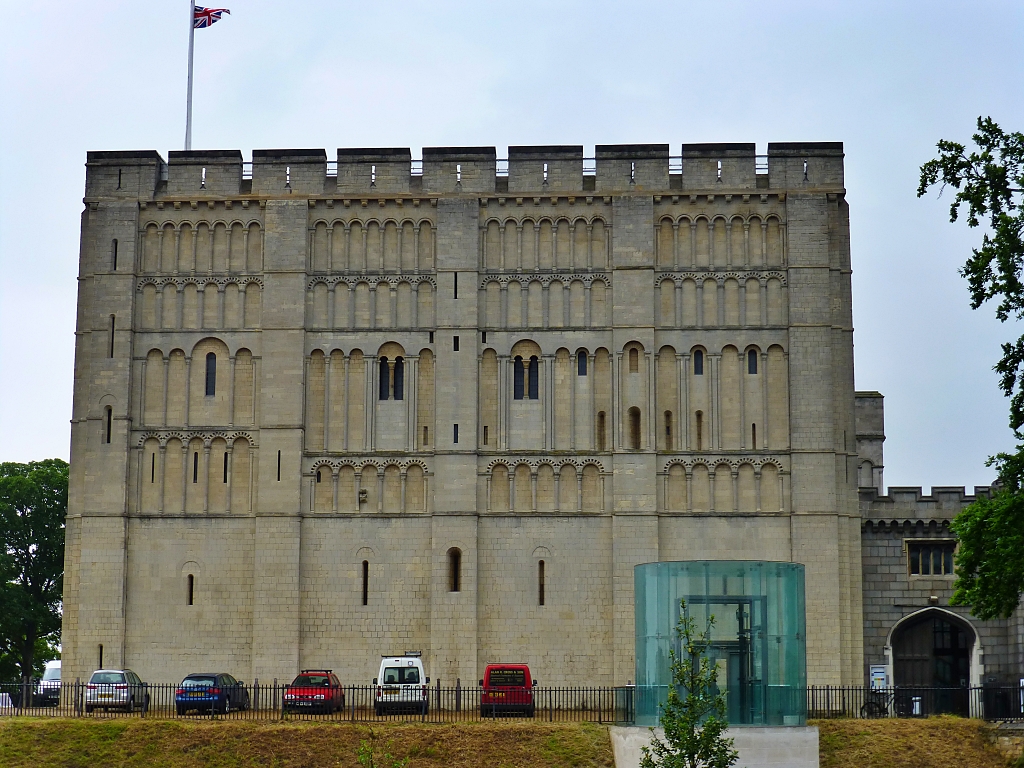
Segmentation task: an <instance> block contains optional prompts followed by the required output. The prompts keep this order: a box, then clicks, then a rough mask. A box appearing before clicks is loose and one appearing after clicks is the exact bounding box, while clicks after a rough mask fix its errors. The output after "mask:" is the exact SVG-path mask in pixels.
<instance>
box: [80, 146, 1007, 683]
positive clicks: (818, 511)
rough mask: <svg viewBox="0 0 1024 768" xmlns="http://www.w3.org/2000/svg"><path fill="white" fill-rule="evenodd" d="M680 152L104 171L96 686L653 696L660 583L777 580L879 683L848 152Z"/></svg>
mask: <svg viewBox="0 0 1024 768" xmlns="http://www.w3.org/2000/svg"><path fill="white" fill-rule="evenodd" d="M670 154H671V153H670V149H669V146H668V145H617V146H598V147H597V151H596V160H595V161H594V162H593V164H591V163H590V162H589V161H586V160H585V159H584V157H583V149H582V147H578V146H576V147H510V148H509V150H508V159H507V161H499V160H498V159H497V154H496V152H495V150H494V148H491V147H483V148H480V147H476V148H427V149H425V150H424V151H423V159H422V161H421V162H416V163H414V162H413V161H412V159H411V153H410V152H409V150H407V149H340V150H338V154H337V160H336V162H332V163H328V161H327V155H326V153H325V152H324V151H323V150H271V151H255V152H254V153H253V163H252V165H251V168H250V167H247V166H246V164H244V163H243V161H242V156H241V153H240V152H237V151H226V152H203V151H193V152H171V153H170V157H169V161H168V162H165V161H164V160H163V159H162V158H161V156H160V155H158V154H157V153H156V152H91V153H89V156H88V163H87V178H86V197H85V211H84V213H83V218H82V249H81V270H80V293H79V313H78V333H77V347H76V368H75V400H74V415H73V423H72V460H71V493H70V507H69V514H68V530H67V561H66V581H65V613H64V630H63V657H64V668H65V670H66V671H65V675H66V678H67V679H74V678H75V677H81V676H84V675H86V674H87V673H88V672H89V671H90V670H92V669H93V668H95V667H96V666H98V665H99V664H100V663H103V664H106V665H119V664H124V665H128V666H131V667H132V668H134V669H136V670H137V671H139V672H140V673H142V675H143V676H144V678H146V679H151V680H175V679H177V678H179V677H181V676H182V675H183V674H185V673H186V672H189V671H193V670H195V669H199V668H203V669H212V668H224V669H228V670H231V671H232V672H233V673H234V674H235V675H236V676H238V677H240V678H242V679H245V680H251V679H252V678H254V677H256V678H259V679H261V680H269V679H271V678H275V677H276V678H279V679H284V678H289V677H290V676H291V675H292V674H294V672H295V670H296V669H297V668H300V667H304V666H314V665H327V666H329V667H332V668H334V669H335V670H336V671H338V673H339V674H340V675H341V676H342V679H343V680H344V681H345V682H346V683H363V682H367V681H368V680H369V679H370V678H371V677H372V676H373V673H374V671H375V669H376V665H377V661H378V660H379V657H380V654H381V653H386V652H394V651H396V650H399V651H400V650H405V649H422V650H423V651H424V655H425V657H426V660H427V668H428V672H429V674H431V675H432V676H433V677H434V678H438V677H440V678H441V680H442V682H443V683H447V682H454V680H455V679H456V678H461V679H462V680H463V681H467V680H468V681H472V680H476V679H477V678H478V677H479V672H480V670H481V669H482V667H483V665H484V664H485V663H487V662H488V661H494V660H509V659H514V660H517V661H525V662H528V663H529V664H530V665H531V666H532V668H533V669H534V673H535V675H536V676H537V677H538V678H540V679H542V680H543V681H544V682H545V684H552V685H560V684H575V685H578V684H581V683H584V684H587V685H607V684H622V683H625V682H627V681H628V680H630V679H632V677H633V668H634V666H633V665H634V659H633V632H634V627H633V567H634V566H635V565H637V564H639V563H646V562H652V561H658V560H684V559H701V560H706V559H722V560H739V559H759V560H782V561H791V562H799V563H803V564H804V565H805V566H806V575H807V649H808V678H809V682H810V683H812V684H860V683H862V682H863V680H864V676H865V670H866V666H865V665H866V664H870V663H875V662H874V657H875V656H877V655H879V648H878V647H877V643H878V638H879V636H880V635H879V632H877V631H876V629H878V627H876V626H875V624H874V623H873V622H876V621H887V620H889V618H891V617H890V616H889V614H886V615H885V616H882V615H881V614H879V611H882V613H884V610H883V608H882V607H881V606H882V603H881V602H879V600H881V598H880V597H878V599H876V590H875V586H873V585H869V584H868V581H867V580H870V579H872V578H874V576H873V575H872V574H873V573H874V572H875V571H873V570H872V569H875V570H877V569H876V566H877V564H878V561H877V558H878V557H879V556H878V555H877V554H875V553H874V550H871V553H868V552H866V551H865V552H862V535H863V537H864V540H865V541H867V542H868V543H869V546H871V547H873V546H875V543H874V542H875V540H874V538H872V537H873V536H875V533H874V531H875V528H874V527H873V526H874V523H873V522H871V521H873V520H874V519H875V518H874V517H872V515H874V514H875V511H876V510H882V509H883V508H884V507H885V505H886V504H887V503H888V502H887V501H886V500H885V498H882V499H878V500H874V499H872V500H869V499H868V497H867V496H866V495H865V492H864V491H861V492H860V494H859V496H858V478H859V476H861V475H862V474H863V473H864V472H865V471H866V472H867V474H865V475H864V477H865V478H869V481H868V482H867V484H869V485H877V487H878V488H879V490H880V489H881V476H880V468H881V463H882V462H881V439H884V435H882V432H883V430H881V427H879V429H878V430H877V434H875V433H872V432H871V430H870V429H867V428H865V429H864V430H863V434H862V430H860V429H858V427H857V418H856V417H855V395H854V385H853V381H854V377H853V328H852V313H851V294H850V274H851V267H850V249H849V218H848V207H847V203H846V200H845V189H844V182H843V151H842V145H841V144H832V143H808V144H769V146H768V156H767V159H766V162H765V159H764V158H759V157H757V156H756V155H755V149H754V145H753V144H697V145H683V147H682V150H681V157H680V156H675V157H670ZM869 410H870V409H869ZM879 423H880V422H879ZM872 435H873V436H872ZM872 440H873V441H874V442H871V441H872ZM869 443H870V445H869ZM859 444H860V445H861V450H863V451H864V457H863V458H862V457H861V456H860V455H859V453H858V445H859ZM872 451H876V453H872ZM864 460H867V461H871V462H873V464H874V465H877V466H878V467H879V471H878V472H877V473H876V472H874V471H873V470H872V468H871V467H868V468H867V469H866V470H865V469H864V468H863V467H862V461H864ZM876 474H877V475H878V477H877V483H876V480H875V477H874V476H875V475H876ZM861 482H864V481H863V480H862V481H861ZM862 519H863V520H864V521H867V522H865V523H864V529H863V533H862ZM908 519H916V518H908ZM886 556H890V555H886ZM862 564H863V566H866V568H867V569H868V571H869V573H866V574H862ZM865 594H868V595H871V599H872V600H873V601H874V602H873V603H872V604H871V606H870V610H869V615H870V616H871V618H870V619H869V620H868V622H867V626H868V637H869V638H870V642H871V643H872V645H871V646H870V647H869V648H868V649H865V646H864V637H865V632H864V627H865V626H866V624H865V614H864V607H863V604H862V603H863V596H864V595H865ZM1018 632H1019V630H1018ZM1018 647H1019V646H1018ZM986 653H987V651H986ZM101 658H102V662H101Z"/></svg>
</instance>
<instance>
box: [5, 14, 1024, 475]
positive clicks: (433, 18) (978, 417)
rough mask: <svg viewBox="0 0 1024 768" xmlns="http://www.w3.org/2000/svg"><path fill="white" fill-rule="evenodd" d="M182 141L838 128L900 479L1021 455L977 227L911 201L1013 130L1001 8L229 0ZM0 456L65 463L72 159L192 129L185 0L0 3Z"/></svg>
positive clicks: (589, 147) (1017, 119)
mask: <svg viewBox="0 0 1024 768" xmlns="http://www.w3.org/2000/svg"><path fill="white" fill-rule="evenodd" d="M225 4H227V5H228V6H229V7H230V8H231V11H232V13H231V15H230V16H226V17H225V18H224V20H223V21H221V22H219V23H217V24H216V25H215V26H213V27H212V28H210V29H206V30H198V31H197V32H196V59H195V62H196V86H195V124H194V133H193V146H194V147H195V148H197V149H205V148H212V149H241V150H242V152H243V154H244V155H245V156H246V158H249V157H251V152H252V150H253V149H254V148H256V149H261V148H280V147H316V148H320V147H322V148H326V149H327V154H328V157H329V158H330V157H333V154H334V150H335V149H336V148H337V147H339V146H351V147H364V146H367V147H372V146H382V147H390V146H395V147H403V146H408V147H412V149H413V156H414V157H418V156H419V151H420V147H423V146H437V145H460V144H462V145H495V146H496V147H497V148H498V156H499V157H503V156H505V147H507V146H508V145H509V144H561V143H564V144H583V145H584V146H585V148H586V154H587V155H588V156H591V155H592V153H593V146H594V144H598V143H600V144H615V143H629V142H637V143H656V142H660V143H664V142H669V143H670V144H671V147H672V154H678V152H679V145H680V144H681V143H683V142H731V141H747V142H749V141H756V142H757V146H758V151H759V152H762V153H763V152H765V151H766V145H767V143H768V142H769V141H843V142H845V146H846V183H847V188H848V195H847V199H848V200H849V203H850V207H851V221H852V224H851V227H852V241H853V267H854V277H853V287H854V321H855V324H856V335H855V342H856V380H857V388H858V389H874V390H879V391H881V392H882V393H883V394H885V395H886V433H887V435H888V440H887V441H886V445H885V455H886V474H885V479H886V482H887V484H888V485H923V486H925V487H926V488H927V487H928V486H931V485H968V486H971V485H974V484H979V485H981V484H987V483H988V482H990V481H991V479H992V477H993V475H992V472H991V470H989V469H987V468H986V467H985V466H984V460H985V458H986V457H987V456H988V455H990V454H992V453H995V452H997V451H1001V450H1008V449H1011V448H1012V447H1013V440H1012V435H1011V433H1010V431H1009V429H1008V428H1007V426H1006V424H1007V418H1006V413H1007V403H1006V400H1005V399H1004V398H1003V397H1002V395H1001V394H1000V393H999V392H998V390H997V386H996V385H997V382H996V376H995V374H994V373H993V372H992V370H991V367H992V365H993V364H994V363H995V361H996V360H997V358H998V356H999V343H1000V342H1001V341H1003V340H1007V339H1010V338H1011V337H1014V338H1015V334H1016V333H1018V332H1019V329H1016V328H1013V327H1011V326H1008V325H1007V326H1004V325H1001V324H1000V323H998V322H997V321H996V320H995V319H994V317H993V313H992V310H991V308H988V307H986V308H983V309H981V310H978V311H972V310H971V309H970V307H969V304H968V295H967V290H966V286H965V284H964V282H963V280H962V279H961V278H960V277H959V276H958V274H957V269H958V267H959V266H960V265H961V264H962V263H963V261H964V259H965V258H966V256H967V255H968V254H969V252H970V248H971V247H972V245H975V244H977V243H978V242H979V241H980V238H981V234H980V232H978V231H976V230H975V231H971V230H968V229H967V228H966V226H965V225H963V224H957V225H951V224H949V223H947V209H948V200H949V195H948V194H947V195H946V196H945V197H944V198H943V199H942V200H937V199H935V198H934V196H933V197H930V198H926V199H924V200H918V199H917V198H916V197H915V190H916V185H917V168H918V166H919V165H920V164H921V163H922V162H924V161H925V160H928V159H929V158H931V157H932V156H933V154H934V145H935V142H936V141H937V140H939V139H940V138H948V139H955V140H958V141H961V142H964V143H966V142H967V141H968V139H969V137H970V135H971V133H972V131H973V128H974V121H975V118H976V117H977V116H978V115H991V116H992V117H993V118H994V119H996V121H997V122H999V123H1000V124H1001V125H1002V126H1003V127H1004V128H1006V129H1007V130H1018V131H1024V99H1022V98H1021V96H1022V88H1021V84H1022V83H1024V66H1022V50H1024V47H1022V42H1021V41H1022V39H1024V5H1022V4H1020V3H1015V2H1003V3H999V2H980V1H978V0H975V1H973V2H961V3H950V2H902V3H897V2H892V1H891V0H889V1H888V2H865V1H864V0H861V1H860V2H856V3H853V2H849V3H836V2H789V3H783V2H774V3H771V2H758V3H755V2H747V3H744V2H721V1H719V2H677V3H655V2H638V1H636V0H634V2H627V3H623V2H616V3H612V2H605V1H604V0H591V2H559V1H558V0H555V1H554V2H550V1H549V2H544V3H541V2H535V1H534V0H520V1H519V2H515V3H501V2H444V1H439V0H435V2H430V3H427V2H401V1H393V2H389V3H373V4H370V3H343V2H316V1H315V0H310V1H309V2H303V3H292V2H281V0H277V2H270V0H225ZM0 13H2V16H0V18H3V20H4V21H3V24H2V29H0V40H2V45H0V461H28V460H32V459H42V458H45V457H48V456H60V457H64V458H67V456H68V452H69V423H68V422H69V419H70V416H71V393H72V372H73V364H74V359H73V358H74V329H75V302H76V279H75V278H76V274H77V260H78V238H79V214H80V213H81V209H82V195H83V186H84V177H85V173H84V172H85V169H84V163H85V153H86V152H87V151H88V150H99V149H156V150H158V151H160V153H161V154H162V155H163V156H164V157H165V158H166V156H167V154H166V153H167V151H168V150H171V149H180V148H181V146H182V141H183V136H184V117H185V73H186V52H187V45H188V37H187V35H188V3H187V2H184V0H174V2H170V1H169V0H164V1H162V2H146V1H145V0H141V1H140V0H137V1H136V2H115V1H112V0H108V2H103V3H96V2H92V3H84V2H75V3H68V2H63V3H62V2H57V3H47V4H38V3H24V2H15V1H14V0H0Z"/></svg>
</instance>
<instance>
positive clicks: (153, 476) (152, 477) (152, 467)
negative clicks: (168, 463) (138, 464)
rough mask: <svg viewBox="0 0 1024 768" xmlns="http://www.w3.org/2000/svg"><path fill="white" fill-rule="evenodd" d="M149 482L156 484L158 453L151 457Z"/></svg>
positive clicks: (152, 454)
mask: <svg viewBox="0 0 1024 768" xmlns="http://www.w3.org/2000/svg"><path fill="white" fill-rule="evenodd" d="M149 482H150V483H155V482H156V453H151V454H150V455H149Z"/></svg>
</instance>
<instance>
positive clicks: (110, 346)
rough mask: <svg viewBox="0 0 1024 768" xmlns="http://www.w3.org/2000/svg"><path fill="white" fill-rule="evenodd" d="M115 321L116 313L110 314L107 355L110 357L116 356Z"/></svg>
mask: <svg viewBox="0 0 1024 768" xmlns="http://www.w3.org/2000/svg"><path fill="white" fill-rule="evenodd" d="M114 323H115V317H114V315H111V316H110V337H109V339H108V341H109V343H108V344H107V357H110V358H112V357H113V356H114Z"/></svg>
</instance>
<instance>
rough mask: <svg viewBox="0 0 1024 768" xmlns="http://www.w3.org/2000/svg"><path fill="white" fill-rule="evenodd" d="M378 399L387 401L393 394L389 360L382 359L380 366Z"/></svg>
mask: <svg viewBox="0 0 1024 768" xmlns="http://www.w3.org/2000/svg"><path fill="white" fill-rule="evenodd" d="M378 378H379V381H378V382H377V399H378V400H387V399H388V397H389V396H390V393H391V368H390V367H389V366H388V359H387V358H386V357H382V358H381V359H380V362H379V364H378Z"/></svg>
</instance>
